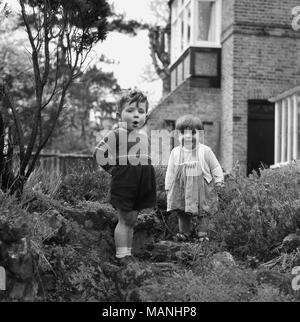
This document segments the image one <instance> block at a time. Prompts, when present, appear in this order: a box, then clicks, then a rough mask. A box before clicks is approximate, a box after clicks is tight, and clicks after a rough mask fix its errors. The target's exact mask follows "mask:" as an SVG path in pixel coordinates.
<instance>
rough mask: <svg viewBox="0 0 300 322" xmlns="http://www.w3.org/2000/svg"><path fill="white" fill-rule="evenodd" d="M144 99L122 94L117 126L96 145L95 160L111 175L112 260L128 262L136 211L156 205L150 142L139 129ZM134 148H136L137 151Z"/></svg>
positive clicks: (144, 111)
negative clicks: (115, 217)
mask: <svg viewBox="0 0 300 322" xmlns="http://www.w3.org/2000/svg"><path fill="white" fill-rule="evenodd" d="M148 105H149V103H148V99H147V97H146V96H145V95H144V94H143V93H142V92H140V91H138V90H134V91H131V92H129V93H126V94H125V95H123V96H122V97H121V99H120V100H119V102H118V106H117V107H118V111H117V116H118V118H119V120H120V121H121V122H120V125H119V127H118V128H117V129H115V130H113V131H111V132H110V133H108V134H107V135H106V137H105V138H104V139H103V140H102V141H101V142H100V143H99V144H98V145H97V147H96V150H95V154H94V156H95V159H96V161H97V163H98V164H99V165H100V166H101V167H102V168H103V169H104V170H105V171H107V172H108V173H110V174H111V176H112V180H111V191H110V202H111V204H112V205H113V207H114V208H116V209H117V212H118V224H117V226H116V228H115V233H114V237H115V245H116V257H117V259H119V262H120V263H121V264H123V263H126V262H127V261H128V260H131V259H132V239H133V227H134V225H135V223H136V220H137V215H138V211H139V210H141V209H146V208H152V207H154V206H155V205H156V184H155V172H154V168H153V166H152V165H151V158H150V143H149V139H148V137H147V134H146V132H145V131H142V130H141V128H142V127H143V126H144V124H145V123H146V118H147V112H148ZM137 147H138V148H137Z"/></svg>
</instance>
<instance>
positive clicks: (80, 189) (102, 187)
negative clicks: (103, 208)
mask: <svg viewBox="0 0 300 322" xmlns="http://www.w3.org/2000/svg"><path fill="white" fill-rule="evenodd" d="M109 186H110V175H109V174H108V173H106V172H105V171H101V170H95V171H93V170H90V169H89V168H86V167H84V166H81V167H80V168H78V169H77V170H74V171H72V172H71V173H70V174H68V175H67V176H66V177H65V178H64V179H63V181H62V184H61V186H60V188H59V191H58V195H59V198H61V199H63V200H65V201H67V202H70V203H75V204H76V203H77V202H78V201H82V200H97V201H102V202H105V201H106V200H107V197H108V192H109Z"/></svg>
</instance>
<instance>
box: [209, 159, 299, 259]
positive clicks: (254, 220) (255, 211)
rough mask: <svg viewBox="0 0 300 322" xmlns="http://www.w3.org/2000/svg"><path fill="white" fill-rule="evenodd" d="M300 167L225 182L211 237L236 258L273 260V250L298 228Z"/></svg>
mask: <svg viewBox="0 0 300 322" xmlns="http://www.w3.org/2000/svg"><path fill="white" fill-rule="evenodd" d="M299 174H300V165H299V164H293V165H290V166H286V167H284V168H280V169H273V170H270V169H269V170H263V171H262V173H261V176H260V177H259V176H258V175H257V174H256V173H253V174H252V175H250V176H249V178H246V177H242V176H240V175H238V174H233V175H231V176H230V177H229V178H228V179H227V181H226V189H225V191H224V194H223V196H221V200H220V211H219V212H218V213H217V214H216V215H215V217H214V218H213V224H214V225H213V226H214V229H213V230H212V234H213V235H214V237H215V238H216V239H217V240H219V241H220V242H222V243H223V244H224V245H225V246H226V247H227V249H228V250H229V251H230V252H232V253H233V254H234V255H236V256H239V257H242V258H246V256H247V255H249V256H257V257H258V258H259V259H269V258H270V257H273V255H272V252H271V251H272V249H274V248H275V247H276V246H278V245H279V244H280V243H281V241H282V239H283V238H284V237H285V236H286V235H287V234H289V233H292V232H295V231H296V228H297V227H299V219H300V218H299V214H300V213H299V211H300V205H299V199H300V176H299Z"/></svg>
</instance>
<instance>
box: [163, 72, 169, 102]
mask: <svg viewBox="0 0 300 322" xmlns="http://www.w3.org/2000/svg"><path fill="white" fill-rule="evenodd" d="M162 82H163V92H162V95H163V97H164V96H166V95H167V94H169V93H170V92H171V81H170V75H166V76H165V77H164V78H163V79H162Z"/></svg>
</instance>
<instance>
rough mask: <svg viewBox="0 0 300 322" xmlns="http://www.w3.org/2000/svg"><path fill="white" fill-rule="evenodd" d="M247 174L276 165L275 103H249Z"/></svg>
mask: <svg viewBox="0 0 300 322" xmlns="http://www.w3.org/2000/svg"><path fill="white" fill-rule="evenodd" d="M247 160H248V165H247V174H249V173H251V172H252V170H256V171H257V170H258V169H259V168H261V167H262V166H264V167H268V166H270V165H272V164H273V163H274V103H270V102H268V101H265V100H249V101H248V155H247Z"/></svg>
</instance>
